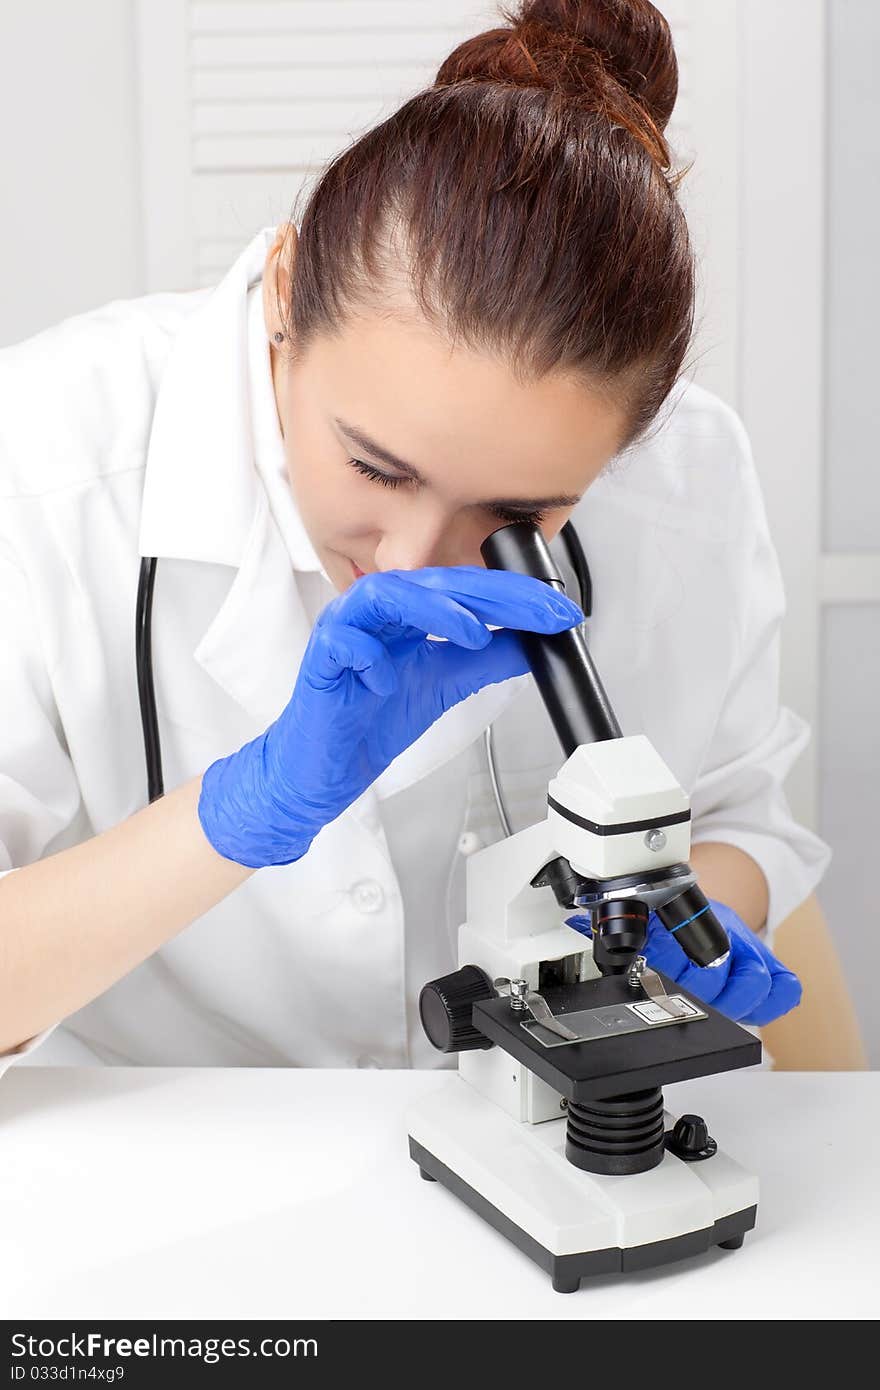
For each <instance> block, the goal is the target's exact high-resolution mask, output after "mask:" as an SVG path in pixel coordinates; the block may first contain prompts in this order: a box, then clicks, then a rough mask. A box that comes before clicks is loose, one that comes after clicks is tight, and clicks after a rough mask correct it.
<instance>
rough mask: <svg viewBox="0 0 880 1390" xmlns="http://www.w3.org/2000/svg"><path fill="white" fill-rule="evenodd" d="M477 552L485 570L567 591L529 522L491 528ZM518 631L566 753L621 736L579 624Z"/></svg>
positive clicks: (540, 536)
mask: <svg viewBox="0 0 880 1390" xmlns="http://www.w3.org/2000/svg"><path fill="white" fill-rule="evenodd" d="M480 553H481V555H482V556H483V559H484V560H485V562H486V565H487V567H488V568H489V569H493V570H514V571H515V572H516V573H518V574H531V575H534V577H535V578H536V579H543V580H544V582H545V583H547V584H552V585H553V587H554V588H556V589H562V590H563V591H564V590H565V584H564V582H563V579H562V576H561V575H560V573H559V570H558V569H557V568H556V565H555V563H554V561H553V556H552V555H551V554H550V551H549V549H548V547H547V542H546V541H545V540H544V537H543V535H542V534H541V531H540V530H539V528H538V527H537V526H533V525H532V524H531V523H530V522H527V521H514V522H511V523H510V524H509V525H508V526H502V527H501V528H500V529H499V530H497V531H493V532H492V534H491V536H488V537H487V538H486V540H484V541H483V544H482V546H481V547H480ZM519 636H520V640H521V642H522V645H523V650H524V651H525V654H526V657H527V658H528V662H529V665H530V666H531V668H532V674H533V675H534V677H535V681H536V683H537V686H538V689H539V690H540V692H541V697H542V699H543V701H544V704H545V705H546V707H547V713H548V714H549V715H550V718H551V720H552V722H553V727H554V729H555V730H556V733H557V735H558V737H559V742H560V743H561V744H562V749H563V752H564V753H565V756H566V757H567V758H568V757H570V755H571V754H572V753H573V752H574V750H575V749H576V748H578V747H580V745H581V744H582V743H601V742H603V741H604V740H605V739H610V738H621V737H622V734H621V728H620V725H619V724H618V722H617V720H616V718H615V716H614V711H613V710H612V708H611V702H610V700H609V699H608V696H607V695H606V693H605V691H604V689H603V688H602V682H601V680H600V679H599V673H598V671H597V670H596V668H595V666H594V665H593V659H592V657H591V656H590V653H589V649H588V648H587V642H586V638H585V637H584V634H583V630H582V628H580V627H577V628H569V629H568V630H567V631H566V632H557V633H551V634H549V635H545V634H542V633H537V632H521V633H520V634H519Z"/></svg>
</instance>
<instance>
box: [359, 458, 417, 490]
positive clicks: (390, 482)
mask: <svg viewBox="0 0 880 1390" xmlns="http://www.w3.org/2000/svg"><path fill="white" fill-rule="evenodd" d="M348 461H349V463H350V464H351V466H352V468H356V469H357V471H358V473H363V475H364V477H365V478H370V479H372V481H373V482H374V483H381V484H382V486H383V487H399V486H400V484H401V483H408V482H409V481H410V479H409V478H398V477H395V475H394V474H393V473H383V472H382V470H381V468H374V467H373V465H372V464H371V463H364V461H363V459H349V460H348Z"/></svg>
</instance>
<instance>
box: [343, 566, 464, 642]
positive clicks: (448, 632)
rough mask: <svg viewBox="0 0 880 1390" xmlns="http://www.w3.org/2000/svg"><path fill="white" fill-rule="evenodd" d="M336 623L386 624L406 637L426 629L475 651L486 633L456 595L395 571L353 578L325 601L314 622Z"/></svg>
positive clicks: (373, 628)
mask: <svg viewBox="0 0 880 1390" xmlns="http://www.w3.org/2000/svg"><path fill="white" fill-rule="evenodd" d="M412 572H413V573H414V571H412ZM337 623H344V624H346V625H347V626H349V627H358V628H362V629H363V630H364V631H365V632H373V633H380V632H382V631H383V630H384V629H387V628H389V627H390V628H392V629H397V630H398V631H399V632H402V633H404V634H405V635H411V634H412V632H413V630H415V631H416V632H422V633H424V634H425V635H427V634H428V633H429V632H430V633H433V634H434V636H435V637H445V638H446V639H447V641H450V642H455V643H457V644H458V645H459V646H462V647H469V648H474V649H476V648H480V647H485V646H488V644H489V637H490V634H489V632H488V630H487V628H486V627H485V626H484V624H483V623H481V622H480V620H479V618H477V617H475V616H474V614H473V613H471V612H469V611H468V609H467V608H466V607H465V606H464V605H463V604H461V603H459V602H458V601H457V600H456V599H454V598H450V597H449V595H448V594H441V593H435V592H433V591H430V590H425V589H421V588H419V586H418V585H417V584H411V583H409V581H408V580H407V579H406V578H404V577H403V574H402V573H398V572H397V571H396V570H388V571H386V572H385V573H383V574H367V575H364V576H363V577H362V578H361V579H358V580H357V581H356V582H355V583H354V584H352V585H351V587H350V588H348V589H346V590H345V593H343V594H341V595H340V596H339V598H337V599H334V600H333V602H332V603H331V604H328V606H327V607H326V608H325V609H324V611H323V612H322V613H321V614H320V615H319V617H318V621H317V623H316V626H318V627H332V626H335V625H336V624H337Z"/></svg>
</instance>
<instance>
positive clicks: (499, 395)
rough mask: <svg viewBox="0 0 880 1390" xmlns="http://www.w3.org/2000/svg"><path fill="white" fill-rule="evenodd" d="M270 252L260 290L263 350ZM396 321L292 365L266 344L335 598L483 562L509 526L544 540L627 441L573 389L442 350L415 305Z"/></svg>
mask: <svg viewBox="0 0 880 1390" xmlns="http://www.w3.org/2000/svg"><path fill="white" fill-rule="evenodd" d="M289 238H290V240H292V239H294V238H295V229H293V228H291V230H290V234H289ZM280 240H281V238H280V236H279V239H278V241H277V242H276V245H275V246H274V247H273V248H272V250H270V252H269V256H268V257H267V261H266V272H265V274H264V280H263V304H264V312H265V316H266V325H267V330H268V332H269V338H270V344H271V342H272V335H273V333H274V332H275V331H277V330H278V329H279V328H280V327H281V325H280V323H279V322H278V319H277V310H276V307H275V305H276V300H275V280H274V273H275V267H276V265H277V257H276V255H275V253H276V251H277V249H278V246H279V245H280ZM279 276H280V279H279V286H278V288H279V293H280V295H281V296H282V302H286V296H287V294H288V293H289V283H288V282H287V280H286V278H285V276H284V271H283V269H282V270H281V271H279ZM400 308H401V310H402V312H400V313H395V314H394V315H390V314H389V315H378V314H377V315H375V316H374V317H370V316H369V315H366V314H364V315H363V316H358V317H353V318H351V319H350V320H349V321H348V322H347V323H346V326H345V328H344V331H343V332H342V333H341V334H340V335H339V336H338V337H336V336H333V337H331V336H322V337H320V338H318V339H317V340H315V342H313V344H312V345H311V346H310V348H309V350H308V352H307V354H306V355H305V358H304V360H303V361H302V362H299V363H297V364H291V363H289V362H288V361H287V360H286V358H285V354H284V353H283V352H279V351H277V350H276V349H275V348H274V346H273V347H272V376H273V382H274V385H275V397H276V401H277V404H278V417H279V421H280V423H281V430H282V434H283V436H284V445H285V452H286V455H287V467H288V473H289V476H290V484H291V488H292V490H293V495H294V498H295V500H296V503H297V506H298V509H299V512H300V515H301V517H302V519H303V523H304V525H305V527H306V530H307V532H308V534H309V538H310V539H311V542H312V545H313V546H314V549H315V551H316V553H317V555H318V558H319V560H320V562H321V564H322V565H323V567H324V569H325V570H326V572H327V574H328V575H329V576H330V579H331V581H332V582H333V584H334V586H335V588H336V589H337V590H338V591H340V592H341V591H342V590H343V589H346V588H348V586H349V585H350V584H352V583H353V582H354V580H355V578H357V576H358V575H359V574H360V573H369V572H370V571H373V570H390V569H417V568H420V567H421V566H424V565H482V564H483V560H482V557H481V555H480V546H481V544H482V542H483V541H484V540H485V539H486V537H487V536H488V535H489V534H490V533H491V532H492V531H495V530H497V529H498V527H499V526H503V525H504V524H505V522H509V521H522V520H527V521H533V522H535V523H536V524H539V525H540V527H541V529H542V531H543V533H544V535H545V536H546V538H547V539H548V540H552V538H553V537H554V536H555V535H556V533H557V532H558V531H559V530H560V528H561V527H562V525H563V524H564V522H565V521H566V519H567V518H568V516H569V514H570V513H571V510H572V508H573V507H574V506H575V505H576V503H577V502H578V500H579V499H580V497H581V496H582V495H583V493H584V491H585V490H586V489H587V488H588V487H589V485H590V483H592V482H593V481H594V479H595V478H596V477H597V476H598V475H599V473H600V472H601V471H602V468H603V467H604V465H605V464H606V463H607V462H608V461H609V460H610V459H611V458H613V457H614V455H615V453H616V452H617V451H618V449H619V447H620V442H621V440H622V438H623V433H624V429H625V422H624V419H623V417H622V415H621V414H620V413H619V412H618V410H617V409H615V408H614V407H613V406H612V405H611V404H610V403H609V402H608V401H607V400H605V399H604V398H602V397H601V396H599V395H598V394H593V393H591V392H590V391H589V390H588V389H587V388H586V387H585V385H584V384H583V383H582V382H575V381H574V380H571V379H569V378H566V377H563V376H562V375H551V376H548V377H545V378H544V379H543V380H542V381H539V382H535V383H533V384H530V385H523V384H522V383H520V382H518V381H517V380H516V378H515V377H514V376H513V374H512V372H511V371H510V368H509V367H507V366H505V364H504V363H503V362H501V361H499V360H496V359H494V358H490V357H487V356H482V355H479V354H476V353H474V352H472V351H470V350H468V349H466V348H464V347H460V346H459V347H455V348H451V347H450V345H449V343H448V341H447V340H446V339H444V338H442V337H441V336H439V335H438V334H437V333H436V331H435V330H433V329H432V328H431V326H430V325H429V324H427V323H426V322H425V320H424V318H423V317H422V316H421V315H420V314H419V313H418V310H417V309H416V308H415V306H411V305H406V304H402V305H401V306H400Z"/></svg>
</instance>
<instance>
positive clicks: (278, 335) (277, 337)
mask: <svg viewBox="0 0 880 1390" xmlns="http://www.w3.org/2000/svg"><path fill="white" fill-rule="evenodd" d="M275 341H276V343H283V342H284V334H283V333H276V334H275Z"/></svg>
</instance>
